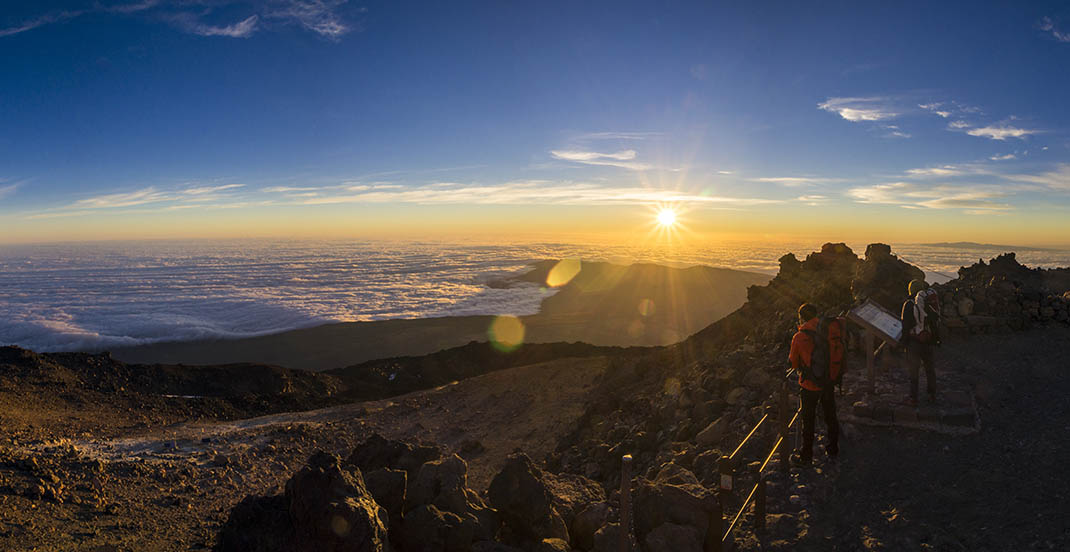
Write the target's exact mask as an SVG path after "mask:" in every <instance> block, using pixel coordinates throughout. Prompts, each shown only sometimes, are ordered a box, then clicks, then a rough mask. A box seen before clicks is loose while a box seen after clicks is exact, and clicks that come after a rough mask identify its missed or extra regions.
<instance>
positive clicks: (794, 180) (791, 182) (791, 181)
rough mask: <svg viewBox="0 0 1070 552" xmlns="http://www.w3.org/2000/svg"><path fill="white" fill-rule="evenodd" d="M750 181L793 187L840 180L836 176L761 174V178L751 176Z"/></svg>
mask: <svg viewBox="0 0 1070 552" xmlns="http://www.w3.org/2000/svg"><path fill="white" fill-rule="evenodd" d="M751 181H752V182H769V183H772V184H780V185H781V186H788V187H795V186H811V185H813V184H827V183H831V182H840V181H841V180H840V179H838V178H822V177H816V176H763V177H761V178H752V179H751Z"/></svg>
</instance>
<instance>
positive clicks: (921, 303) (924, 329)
mask: <svg viewBox="0 0 1070 552" xmlns="http://www.w3.org/2000/svg"><path fill="white" fill-rule="evenodd" d="M911 334H912V335H914V336H915V337H917V338H918V341H920V342H922V343H934V342H939V341H940V295H939V294H938V293H936V290H935V289H931V288H930V289H926V290H922V291H919V292H918V294H917V295H916V296H914V327H913V328H912V329H911Z"/></svg>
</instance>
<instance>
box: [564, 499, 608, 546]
mask: <svg viewBox="0 0 1070 552" xmlns="http://www.w3.org/2000/svg"><path fill="white" fill-rule="evenodd" d="M607 519H609V504H606V503H605V502H597V503H594V504H591V505H589V506H587V507H586V508H584V509H583V510H582V511H580V512H579V513H577V514H576V517H575V518H574V519H573V520H572V525H571V526H570V527H569V535H570V536H571V537H572V544H573V546H575V547H576V548H578V549H580V550H590V549H592V548H594V535H595V533H597V532H598V529H600V528H601V527H602V525H604V524H605V522H606V520H607Z"/></svg>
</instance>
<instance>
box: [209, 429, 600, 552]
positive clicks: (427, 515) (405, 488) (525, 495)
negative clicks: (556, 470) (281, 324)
mask: <svg viewBox="0 0 1070 552" xmlns="http://www.w3.org/2000/svg"><path fill="white" fill-rule="evenodd" d="M467 474H468V465H467V464H466V463H465V461H464V459H462V458H461V457H460V456H457V455H456V454H451V455H443V454H442V451H441V450H440V449H438V448H437V447H433V446H426V445H415V444H411V443H405V442H401V441H394V440H390V439H385V438H383V437H382V436H380V435H373V436H372V437H370V438H369V439H367V440H366V441H365V442H364V443H363V444H362V445H360V446H358V447H356V448H355V449H354V450H353V451H352V453H351V454H350V455H349V457H348V460H347V461H345V462H343V461H340V460H339V459H338V457H336V456H334V455H332V454H328V453H325V452H320V453H317V454H315V455H313V456H312V457H311V458H310V459H309V461H308V464H307V465H306V466H305V467H304V468H302V469H301V470H300V471H298V472H297V473H296V474H294V476H293V477H292V478H291V479H290V480H289V482H287V484H286V490H285V493H284V494H282V495H276V496H268V497H247V498H246V499H245V500H243V501H242V502H241V503H239V504H238V505H237V506H236V507H235V508H234V509H233V510H232V511H231V515H230V519H229V520H228V521H227V523H226V525H225V526H224V528H223V530H222V532H221V533H220V538H219V546H218V547H217V550H220V551H232V550H233V551H238V550H242V551H249V552H276V551H278V552H281V551H284V550H296V551H304V550H309V551H311V550H359V551H369V552H372V551H376V552H378V551H385V550H395V551H400V552H427V551H445V552H466V551H469V550H476V549H478V550H501V551H507V550H516V548H514V547H521V549H523V550H525V551H528V552H531V551H534V550H559V549H571V547H572V546H580V543H582V545H583V546H586V548H584V547H583V546H581V549H583V550H587V549H590V548H591V547H592V546H593V542H594V535H595V533H597V531H598V530H599V529H601V528H602V527H603V526H604V525H605V523H606V522H607V521H608V519H609V518H610V517H611V514H612V509H611V507H610V506H609V505H608V504H606V496H605V492H604V490H603V489H602V487H601V486H600V485H599V484H598V483H596V482H594V481H591V480H589V479H587V478H584V477H582V476H578V475H574V474H552V473H548V472H545V471H543V470H542V469H540V468H539V467H538V466H536V465H535V464H534V462H532V461H531V459H530V458H528V457H527V456H525V455H523V454H517V455H514V456H511V457H510V458H509V460H508V461H507V463H506V465H505V466H504V468H503V469H502V471H501V472H500V473H499V474H498V475H497V476H496V477H495V478H494V480H493V481H492V483H491V486H490V491H489V493H488V496H489V498H490V505H488V504H487V503H485V502H484V500H483V498H482V497H481V496H480V494H479V493H477V492H476V491H474V490H472V489H470V488H469V487H468V477H467ZM491 506H493V507H491ZM570 527H574V529H572V530H570Z"/></svg>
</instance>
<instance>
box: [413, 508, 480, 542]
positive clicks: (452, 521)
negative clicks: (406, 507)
mask: <svg viewBox="0 0 1070 552" xmlns="http://www.w3.org/2000/svg"><path fill="white" fill-rule="evenodd" d="M401 527H402V530H401V531H400V532H399V535H398V540H399V541H400V548H401V550H402V552H439V551H442V552H467V551H469V550H471V549H472V542H473V541H474V540H476V538H477V533H478V532H479V528H478V527H476V526H475V524H474V523H473V522H472V520H465V519H462V518H461V516H458V515H457V514H455V513H453V512H444V511H442V510H440V509H438V508H437V507H436V506H435V505H434V504H423V505H421V506H418V507H416V508H415V509H413V510H410V511H409V512H408V513H406V514H405V518H404V519H402V521H401ZM480 540H486V539H480Z"/></svg>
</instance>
